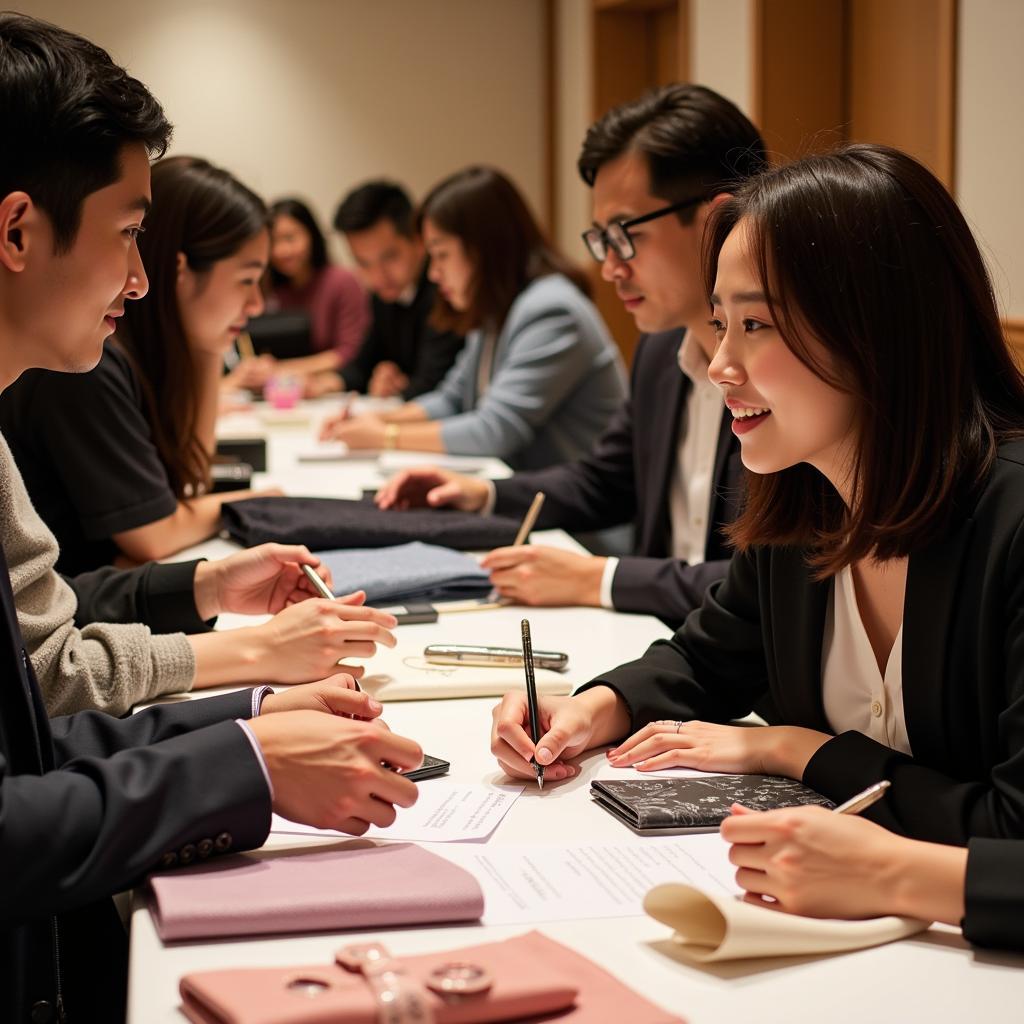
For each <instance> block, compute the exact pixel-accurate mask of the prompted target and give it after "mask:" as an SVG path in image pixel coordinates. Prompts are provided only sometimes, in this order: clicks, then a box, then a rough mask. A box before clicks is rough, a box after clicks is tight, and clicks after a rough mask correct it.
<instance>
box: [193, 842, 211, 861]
mask: <svg viewBox="0 0 1024 1024" xmlns="http://www.w3.org/2000/svg"><path fill="white" fill-rule="evenodd" d="M196 849H197V850H198V851H199V856H200V857H203V858H205V857H209V856H210V854H211V853H213V840H212V839H200V840H199V842H198V843H197V844H196Z"/></svg>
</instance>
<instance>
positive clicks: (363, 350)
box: [338, 299, 381, 394]
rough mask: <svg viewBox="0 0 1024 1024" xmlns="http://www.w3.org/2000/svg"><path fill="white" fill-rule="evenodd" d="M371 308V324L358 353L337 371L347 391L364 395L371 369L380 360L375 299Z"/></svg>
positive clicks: (376, 303)
mask: <svg viewBox="0 0 1024 1024" xmlns="http://www.w3.org/2000/svg"><path fill="white" fill-rule="evenodd" d="M372 307H373V322H372V323H371V324H370V329H369V330H368V331H367V332H366V336H365V337H364V338H363V343H362V345H360V346H359V351H358V352H357V353H356V354H355V356H353V357H352V358H351V359H350V360H349V361H348V362H347V363H346V364H345V365H344V366H343V367H342V368H341V369H340V370H339V371H338V375H339V376H340V377H341V379H342V380H343V381H344V382H345V387H346V388H347V389H348V390H349V391H360V392H363V393H364V394H365V392H366V388H367V385H368V384H369V383H370V376H371V374H372V373H373V368H374V367H375V366H376V365H377V363H379V362H380V360H381V354H380V350H381V337H380V323H379V314H378V312H377V311H378V309H379V304H378V302H377V300H376V299H374V300H373V302H372Z"/></svg>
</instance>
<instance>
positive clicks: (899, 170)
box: [705, 145, 1024, 578]
mask: <svg viewBox="0 0 1024 1024" xmlns="http://www.w3.org/2000/svg"><path fill="white" fill-rule="evenodd" d="M740 221H743V224H744V227H745V228H746V231H747V239H748V244H749V247H750V257H751V259H752V261H753V263H754V266H755V269H756V273H757V276H758V278H759V279H760V282H761V285H762V287H763V290H764V292H765V295H766V296H767V300H768V305H769V308H770V309H771V312H772V316H773V318H774V320H775V324H776V327H777V329H778V330H779V332H780V334H781V335H782V338H783V340H784V341H785V343H786V344H787V345H788V346H789V347H790V349H791V350H792V351H793V353H794V354H795V355H796V356H797V358H798V359H800V360H801V362H803V363H804V364H805V365H806V366H807V367H808V368H809V369H811V370H812V372H814V373H815V374H817V375H818V376H819V377H821V378H822V379H823V380H825V381H826V382H827V383H829V384H831V385H833V386H835V387H837V388H839V389H840V390H842V391H844V392H845V393H848V394H850V395H852V396H853V398H854V400H855V402H856V406H857V408H858V415H857V425H856V429H857V431H858V442H857V447H856V455H855V459H854V465H853V467H852V472H853V477H852V481H851V482H852V492H851V493H853V494H854V495H855V496H856V497H855V499H854V502H853V507H852V508H851V509H847V508H846V506H845V504H844V503H843V501H842V499H841V498H840V496H839V494H838V492H837V491H836V490H835V489H834V488H833V487H832V485H831V484H829V483H828V481H827V480H826V479H825V478H824V477H823V476H822V475H821V474H820V473H819V472H818V471H817V470H815V469H813V468H812V467H811V466H809V465H806V464H800V465H796V466H792V467H790V468H788V469H785V470H782V471H781V472H778V473H769V474H765V475H755V474H753V473H748V474H747V480H748V492H747V499H746V503H745V507H744V509H743V512H742V514H741V516H740V518H739V519H738V520H737V521H736V522H735V523H734V524H733V525H732V526H731V527H729V528H728V530H727V533H728V536H729V538H730V540H732V541H733V542H734V543H735V544H736V546H737V547H738V548H739V549H740V550H741V551H742V550H745V549H747V548H749V547H750V546H752V545H759V544H779V545H782V544H796V545H801V546H806V547H808V548H809V549H810V563H811V565H812V566H813V567H814V568H815V569H816V570H817V573H818V576H819V578H826V577H828V576H830V575H832V574H834V573H836V572H838V571H839V570H840V569H842V568H844V567H845V566H846V565H849V564H851V563H852V562H855V561H858V560H860V559H862V558H865V557H872V558H876V559H878V560H885V559H889V558H899V557H904V556H906V555H909V554H910V553H911V552H912V551H914V550H916V549H919V548H921V547H922V546H924V545H927V544H928V543H930V542H932V541H933V540H935V539H936V538H938V537H940V536H941V535H942V534H943V533H944V532H946V530H947V529H948V528H949V526H950V524H951V522H952V521H953V520H954V519H955V518H956V517H957V515H958V513H959V514H963V512H964V511H965V510H966V509H967V508H968V507H969V504H970V503H971V501H972V500H973V498H974V496H975V495H976V493H977V491H978V489H979V487H980V486H981V485H982V484H983V482H984V480H985V478H986V476H987V475H988V473H989V471H990V469H991V467H992V463H993V460H994V459H995V457H996V448H997V446H998V445H999V444H1000V443H1001V442H1003V441H1005V440H1008V439H1010V438H1014V437H1019V436H1021V435H1024V378H1022V376H1021V373H1020V371H1019V370H1018V368H1017V366H1016V364H1015V363H1014V361H1013V359H1012V357H1011V355H1010V352H1009V349H1008V348H1007V345H1006V342H1005V340H1004V338H1003V334H1002V330H1001V327H1000V323H999V317H998V313H997V311H996V303H995V298H994V296H993V292H992V286H991V283H990V281H989V277H988V273H987V271H986V269H985V264H984V261H983V259H982V256H981V253H980V251H979V250H978V246H977V243H976V242H975V240H974V238H973V236H972V235H971V231H970V229H969V228H968V226H967V222H966V221H965V220H964V217H963V215H962V214H961V212H960V210H959V209H958V208H957V205H956V203H955V202H954V201H953V199H952V198H951V197H950V195H949V193H948V192H947V191H946V190H945V188H944V187H943V186H942V184H941V183H940V182H939V181H938V180H937V179H936V178H935V177H934V175H932V174H931V172H930V171H928V170H927V169H926V168H925V167H924V166H922V165H921V164H920V163H918V162H917V161H916V160H914V159H913V158H911V157H909V156H907V155H906V154H905V153H901V152H899V151H898V150H895V149H890V148H888V147H885V146H875V145H850V146H844V147H842V148H841V149H839V150H837V151H835V152H833V153H831V154H827V155H823V156H812V157H808V158H806V159H804V160H800V161H797V162H796V163H793V164H790V165H789V166H786V167H781V168H778V169H775V170H771V171H767V172H766V173H764V174H762V175H761V176H759V177H757V178H754V179H752V180H751V181H750V182H748V183H747V184H746V185H744V186H743V187H742V188H740V189H739V190H738V192H737V193H736V195H735V196H734V197H733V198H731V199H730V200H728V201H726V202H724V203H723V204H722V205H721V206H719V207H718V209H717V210H716V211H714V213H713V214H712V219H711V220H710V221H709V226H708V232H707V235H706V236H705V284H706V285H707V288H708V293H709V294H710V293H711V291H712V290H713V284H714V280H715V276H716V273H717V264H718V256H719V253H720V252H721V249H722V245H723V244H724V242H725V239H726V237H727V236H728V235H729V233H730V232H731V231H732V230H733V229H734V228H735V227H736V225H737V224H739V223H740ZM808 336H809V337H812V338H814V339H815V340H816V341H817V342H818V343H820V345H822V346H823V347H824V348H825V350H826V351H827V352H828V353H829V356H830V357H831V360H832V361H833V363H834V365H835V367H836V368H837V369H836V371H835V372H833V373H829V372H828V371H826V370H825V369H824V368H823V367H822V366H821V365H819V363H818V361H816V360H815V359H814V357H813V356H812V355H811V353H810V352H809V350H808V347H807V345H806V344H805V341H804V339H805V338H807V337H808Z"/></svg>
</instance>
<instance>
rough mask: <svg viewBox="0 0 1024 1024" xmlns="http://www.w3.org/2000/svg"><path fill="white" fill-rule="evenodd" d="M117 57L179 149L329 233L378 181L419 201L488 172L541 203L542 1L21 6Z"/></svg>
mask: <svg viewBox="0 0 1024 1024" xmlns="http://www.w3.org/2000/svg"><path fill="white" fill-rule="evenodd" d="M18 7H19V9H20V10H23V11H25V12H26V13H28V14H34V15H36V16H38V17H43V18H48V19H49V20H51V21H55V22H57V23H58V24H60V25H62V26H63V27H66V28H69V29H72V30H74V31H77V32H81V33H82V34H84V35H86V36H88V37H89V38H90V39H92V40H93V41H94V42H96V43H98V44H100V45H101V46H103V47H105V48H106V49H108V50H110V51H111V53H112V54H113V55H114V57H115V58H116V59H117V60H119V61H120V62H122V63H125V64H127V66H128V67H129V68H130V69H131V71H132V72H133V73H134V74H135V75H136V76H137V77H138V78H140V79H142V80H143V81H144V82H145V83H146V84H147V85H149V86H150V87H151V88H152V89H153V91H154V92H155V94H156V95H157V96H158V97H159V98H160V100H161V101H162V103H163V104H164V106H165V108H166V110H167V113H168V115H169V116H170V118H171V120H172V121H173V122H174V124H175V141H174V151H176V152H179V153H185V152H188V153H194V154H198V155H201V156H205V157H208V158H209V159H211V160H213V161H215V162H217V163H220V164H223V165H225V166H227V167H228V168H230V169H231V170H232V171H234V172H235V173H237V174H238V175H239V176H240V177H241V178H242V179H243V180H244V181H245V182H246V183H247V184H249V185H251V186H252V187H253V188H255V189H256V190H257V191H259V192H260V193H261V194H263V195H264V196H266V197H267V198H271V199H272V198H275V197H277V196H279V195H282V194H284V193H292V192H294V193H298V194H300V195H303V196H305V197H308V198H309V199H310V200H312V202H313V205H314V206H315V208H316V209H317V212H318V213H319V215H320V217H321V219H322V221H323V223H324V226H325V227H326V226H327V225H328V224H329V222H330V217H331V215H332V213H333V210H334V207H335V205H336V203H337V201H338V199H339V198H340V196H341V195H342V194H343V193H344V191H345V190H347V189H348V188H349V187H350V186H352V185H353V184H356V183H357V182H359V181H360V180H362V179H365V178H367V177H370V176H376V175H380V174H388V175H391V176H393V177H396V178H398V179H399V180H401V181H403V182H404V183H405V184H406V185H407V186H409V187H410V188H411V189H412V190H413V192H414V193H415V194H416V195H417V196H418V195H421V194H422V193H423V191H424V190H425V189H427V188H429V187H430V185H431V184H433V183H434V182H435V181H436V180H437V179H439V178H440V177H442V176H443V175H445V174H447V173H449V172H450V171H452V170H455V169H457V168H458V167H460V166H463V165H465V164H468V163H471V162H486V163H491V164H494V165H496V166H498V167H500V168H502V169H503V170H505V171H506V172H508V173H509V174H510V175H511V176H512V177H513V178H514V179H515V180H516V181H517V182H518V183H519V185H520V186H521V187H522V188H523V190H524V192H525V194H526V196H527V198H528V199H529V200H530V202H531V203H532V205H533V208H534V210H535V211H538V213H539V212H540V211H543V209H544V201H545V196H544V192H543V190H544V138H545V135H544V116H543V115H544V109H543V104H544V92H543V70H544V69H543V60H544V47H543V32H544V24H543V0H430V2H427V0H372V2H369V0H215V2H209V0H207V2H202V0H171V2H168V0H135V2H133V3H130V4H128V3H121V2H117V0H24V2H23V3H21V4H19V5H18Z"/></svg>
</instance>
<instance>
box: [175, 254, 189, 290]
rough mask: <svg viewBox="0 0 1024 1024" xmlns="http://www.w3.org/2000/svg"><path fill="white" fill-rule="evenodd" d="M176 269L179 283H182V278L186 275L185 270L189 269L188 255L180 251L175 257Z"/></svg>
mask: <svg viewBox="0 0 1024 1024" xmlns="http://www.w3.org/2000/svg"><path fill="white" fill-rule="evenodd" d="M174 269H175V273H176V274H177V280H178V283H179V284H180V283H181V281H182V278H184V276H185V271H186V270H188V257H187V256H186V255H185V254H184V253H183V252H179V253H178V255H177V256H176V257H175V260H174Z"/></svg>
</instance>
